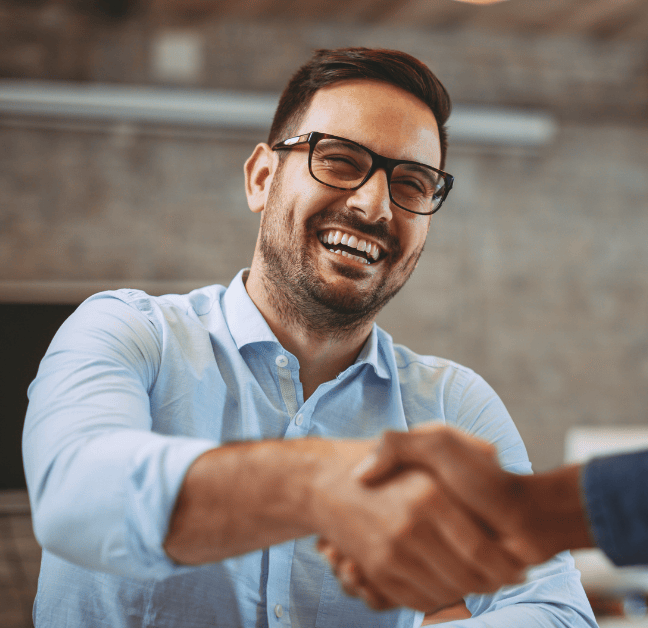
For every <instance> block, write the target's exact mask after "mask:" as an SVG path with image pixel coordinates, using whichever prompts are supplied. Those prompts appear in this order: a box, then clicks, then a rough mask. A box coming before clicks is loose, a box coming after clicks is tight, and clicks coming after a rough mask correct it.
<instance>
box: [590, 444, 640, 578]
mask: <svg viewBox="0 0 648 628" xmlns="http://www.w3.org/2000/svg"><path fill="white" fill-rule="evenodd" d="M581 487H582V489H583V496H584V501H585V506H586V509H587V514H588V516H589V520H590V525H591V530H592V535H593V537H594V540H595V542H596V544H597V545H598V546H599V547H600V548H601V550H603V552H605V554H606V555H607V556H608V558H609V559H610V560H611V561H612V562H613V563H614V564H615V565H620V566H621V565H648V451H640V452H633V453H629V454H622V455H617V456H610V457H605V458H595V459H594V460H592V461H591V462H589V463H587V464H586V465H585V466H584V468H583V470H582V472H581Z"/></svg>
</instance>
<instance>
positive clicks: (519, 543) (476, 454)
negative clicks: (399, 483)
mask: <svg viewBox="0 0 648 628" xmlns="http://www.w3.org/2000/svg"><path fill="white" fill-rule="evenodd" d="M362 467H363V469H362V471H361V480H362V481H363V482H365V483H366V484H367V485H369V486H379V485H382V484H383V483H384V482H386V481H388V480H390V478H393V477H396V476H397V475H398V474H399V473H400V472H402V471H403V470H404V469H420V470H425V471H427V472H428V473H431V474H433V475H434V476H435V477H436V478H438V480H439V482H441V483H442V484H443V486H445V487H446V489H447V490H448V491H449V492H450V493H451V494H452V495H453V496H454V497H455V499H456V500H458V501H459V502H460V503H461V504H463V506H464V508H465V509H466V510H467V511H468V512H471V513H473V515H474V516H475V517H477V518H479V519H480V520H482V521H483V522H484V524H485V525H487V526H488V528H489V529H491V530H492V531H493V533H494V534H495V535H496V536H497V538H498V539H499V540H500V542H501V546H502V549H504V548H506V550H507V551H509V552H511V553H513V554H514V555H515V556H517V557H518V558H519V559H520V560H521V561H523V562H524V563H526V564H527V565H532V564H537V563H541V562H544V561H545V560H547V559H549V558H550V557H551V556H553V555H554V554H556V553H558V552H560V551H562V550H565V549H576V548H581V547H591V546H592V541H591V539H590V536H589V532H588V529H587V524H586V519H585V517H584V513H583V508H582V504H581V501H580V489H579V469H578V467H577V466H568V467H562V468H560V469H557V470H556V471H553V472H549V473H545V474H541V475H526V476H521V475H517V474H513V473H508V472H506V471H504V470H502V469H501V467H500V466H499V463H498V460H497V452H496V450H495V448H494V447H493V446H492V445H490V444H489V443H487V442H485V441H483V440H481V439H478V438H475V437H473V436H470V435H468V434H465V433H463V432H460V431H458V430H455V429H453V428H449V427H445V426H439V425H432V426H425V427H422V428H418V429H416V430H412V431H411V432H408V433H399V432H387V433H386V434H385V435H384V438H383V439H382V441H381V444H380V446H379V447H378V449H377V450H376V452H375V453H374V455H373V456H370V457H369V459H365V461H364V462H363V463H362Z"/></svg>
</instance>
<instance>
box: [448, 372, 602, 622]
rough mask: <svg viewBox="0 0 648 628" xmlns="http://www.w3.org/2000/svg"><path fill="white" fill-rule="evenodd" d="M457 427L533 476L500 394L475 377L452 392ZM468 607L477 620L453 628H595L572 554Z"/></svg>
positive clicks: (508, 465) (470, 599)
mask: <svg viewBox="0 0 648 628" xmlns="http://www.w3.org/2000/svg"><path fill="white" fill-rule="evenodd" d="M449 400H452V401H453V402H454V403H451V404H450V405H449V408H453V409H454V410H455V411H456V418H454V417H453V418H452V420H451V421H448V423H449V424H454V425H455V426H456V427H458V428H460V429H462V430H464V431H467V432H469V433H471V434H473V435H475V436H478V437H480V438H483V439H484V440H487V441H489V442H490V443H492V444H493V445H495V447H496V448H497V451H498V455H499V461H500V464H501V466H502V467H503V468H504V469H506V470H508V471H511V472H513V473H531V463H530V462H529V458H528V455H527V452H526V448H525V446H524V443H523V442H522V438H521V437H520V434H519V432H518V430H517V428H516V427H515V425H514V423H513V420H512V419H511V417H510V415H509V413H508V411H507V410H506V408H505V406H504V404H503V403H502V401H501V399H500V398H499V397H498V396H497V394H496V393H495V391H494V390H493V389H492V388H491V387H490V386H489V385H488V384H487V383H486V382H485V381H484V380H483V379H482V378H481V377H479V376H478V375H475V374H474V373H472V372H469V373H468V374H467V377H466V378H465V379H464V380H463V381H460V382H458V385H457V387H456V389H455V390H454V391H452V392H451V393H449ZM465 601H466V606H467V608H468V610H469V611H470V612H471V614H472V615H473V617H472V618H471V619H465V620H459V621H453V622H452V626H453V628H511V626H524V627H525V628H540V627H543V628H546V627H549V626H560V627H563V628H564V627H566V626H569V627H579V628H585V627H590V628H595V627H596V626H597V624H596V620H595V619H594V614H593V612H592V609H591V606H590V603H589V601H588V599H587V596H586V595H585V591H584V589H583V586H582V584H581V582H580V573H579V571H578V570H576V569H575V567H574V560H573V558H572V557H571V555H570V554H569V552H563V553H561V554H558V555H557V556H555V557H554V558H552V559H551V560H549V561H547V562H546V563H544V564H542V565H538V566H536V567H534V568H532V569H530V570H529V571H528V574H527V578H526V581H525V582H524V583H523V584H521V585H516V586H512V587H504V588H502V589H500V590H499V591H497V592H496V593H495V594H490V595H469V596H466V598H465Z"/></svg>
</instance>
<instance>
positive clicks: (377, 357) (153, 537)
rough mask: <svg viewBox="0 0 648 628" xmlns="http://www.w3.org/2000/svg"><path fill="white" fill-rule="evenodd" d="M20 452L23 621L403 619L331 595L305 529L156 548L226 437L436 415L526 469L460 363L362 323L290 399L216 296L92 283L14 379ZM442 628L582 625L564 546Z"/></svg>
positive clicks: (238, 291)
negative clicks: (185, 561) (225, 550)
mask: <svg viewBox="0 0 648 628" xmlns="http://www.w3.org/2000/svg"><path fill="white" fill-rule="evenodd" d="M29 396H30V403H29V409H28V412H27V419H26V424H25V431H24V440H23V454H24V460H25V471H26V476H27V483H28V487H29V493H30V499H31V505H32V511H33V520H34V528H35V532H36V537H37V538H38V540H39V542H40V543H41V544H42V546H43V548H44V551H43V559H42V566H41V573H40V578H39V583H38V595H37V598H36V603H35V608H34V618H35V624H36V626H37V627H47V628H60V627H64V626H65V627H70V628H79V627H81V626H92V627H93V628H95V627H102V626H106V627H111V628H116V627H118V628H122V627H124V628H125V627H127V626H128V627H131V626H146V627H153V626H155V627H156V628H166V627H172V626H173V627H177V628H202V627H207V626H209V627H212V626H218V627H219V628H221V627H230V626H231V627H246V628H247V627H269V628H274V627H279V626H293V627H296V628H298V627H304V626H321V627H326V628H331V627H337V626H339V627H350V626H367V627H371V628H380V627H383V626H384V627H385V628H387V627H389V628H395V627H399V628H400V627H405V626H408V627H411V626H418V625H420V623H421V621H422V614H420V613H415V612H413V611H410V610H406V609H400V610H394V611H390V612H385V613H376V612H373V611H371V610H369V609H368V608H366V607H365V605H364V604H363V602H361V601H359V600H356V599H351V598H349V597H347V596H345V595H344V593H343V592H342V591H341V589H340V588H339V586H338V583H337V581H336V579H335V577H334V575H333V573H332V572H331V570H330V569H329V567H328V566H327V565H326V564H325V562H324V561H323V560H322V559H321V558H320V557H319V555H318V554H317V552H316V551H315V549H314V542H315V539H314V538H312V537H308V538H302V539H297V540H294V541H289V542H287V543H283V544H281V545H276V546H273V547H270V548H268V549H265V550H259V551H255V552H251V553H249V554H245V555H243V556H239V557H236V558H231V559H228V560H224V561H222V562H220V563H214V564H208V565H204V566H201V567H182V566H179V565H177V564H175V563H174V562H173V561H172V560H170V559H169V558H168V557H167V556H166V554H165V552H164V550H163V548H162V544H163V541H164V538H165V536H166V533H167V526H168V523H169V519H170V516H171V512H172V509H173V505H174V502H175V499H176V496H177V494H178V491H179V489H180V485H181V483H182V480H183V477H184V475H185V473H186V471H187V469H188V467H189V466H190V465H191V463H192V462H193V461H194V460H195V459H196V458H197V457H198V456H199V455H200V454H202V453H203V452H205V451H207V450H208V449H211V448H213V447H217V446H219V445H221V444H223V443H227V442H230V441H235V440H258V439H267V438H301V437H305V436H323V437H336V438H338V437H344V438H368V437H374V436H377V435H379V434H380V433H381V432H382V431H384V430H385V429H386V428H390V429H395V430H407V429H408V428H409V427H410V426H413V425H415V424H419V423H423V422H428V421H434V422H440V423H447V424H449V425H454V426H456V427H458V428H460V429H462V430H465V431H467V432H470V433H471V434H475V435H477V436H480V437H482V438H485V439H486V440H488V441H490V442H491V443H493V444H494V445H495V446H496V447H497V449H498V452H499V455H500V459H501V463H502V465H503V466H504V467H505V468H506V469H508V470H510V471H514V472H517V473H529V472H530V463H529V461H528V458H527V454H526V451H525V448H524V445H523V443H522V441H521V439H520V436H519V434H518V432H517V430H516V428H515V426H514V425H513V422H512V420H511V418H510V417H509V415H508V413H507V412H506V409H505V408H504V406H503V404H502V402H501V401H500V399H499V398H498V397H497V395H496V394H495V393H494V392H493V390H492V389H491V388H490V387H489V386H488V385H487V384H486V383H485V382H484V380H483V379H481V378H480V377H479V376H477V375H476V374H475V373H473V372H472V371H471V370H469V369H467V368H464V367H462V366H459V365H458V364H455V363H453V362H449V361H447V360H441V359H439V358H435V357H429V356H420V355H417V354H415V353H413V352H412V351H410V350H408V349H407V348H405V347H402V346H398V345H394V344H393V343H392V339H391V337H390V336H389V335H388V334H386V333H385V332H384V331H382V330H381V329H380V328H378V327H376V326H374V328H373V331H372V333H371V335H370V337H369V339H368V340H367V342H366V344H365V346H364V348H363V350H362V351H361V353H360V355H359V357H358V359H357V361H356V362H355V364H353V365H352V366H350V367H349V368H348V369H346V370H345V371H344V372H342V373H340V374H339V375H338V376H337V377H336V378H335V379H334V380H332V381H330V382H327V383H325V384H322V385H321V386H319V388H318V389H317V390H316V391H315V393H313V395H312V396H311V397H310V398H309V399H308V400H307V401H306V402H304V396H303V390H302V385H301V383H300V381H299V364H298V362H297V359H296V358H295V357H294V356H293V355H291V354H290V353H289V352H287V351H286V350H285V349H284V348H283V347H282V346H281V345H280V344H279V342H278V341H277V339H276V337H275V336H274V334H273V333H272V331H271V330H270V328H269V327H268V325H267V324H266V322H265V320H264V319H263V317H262V316H261V314H260V313H259V311H258V310H257V309H256V307H255V306H254V304H253V303H252V301H251V300H250V298H249V297H248V295H247V293H246V291H245V287H244V284H243V271H242V272H241V273H239V275H237V277H236V278H235V279H234V281H233V282H232V284H231V285H230V287H229V288H228V289H225V288H224V287H223V286H209V287H206V288H203V289H200V290H195V291H193V292H191V293H190V294H188V295H182V296H180V295H167V296H164V297H151V296H148V295H146V294H144V293H143V292H141V291H138V290H119V291H115V292H104V293H101V294H98V295H95V296H93V297H91V298H90V299H88V300H87V301H85V302H84V303H83V304H82V305H81V306H80V307H79V308H78V310H77V311H76V312H75V313H74V314H73V315H72V316H71V317H70V318H69V319H68V320H67V321H66V322H65V323H64V324H63V326H62V327H61V329H60V330H59V331H58V333H57V334H56V336H55V338H54V340H53V341H52V344H51V346H50V347H49V349H48V351H47V354H46V355H45V357H44V358H43V361H42V363H41V366H40V369H39V371H38V375H37V377H36V379H35V380H34V382H33V383H32V385H31V387H30V389H29ZM467 606H468V608H469V610H470V611H471V612H472V613H473V615H474V617H473V618H472V619H470V620H463V621H458V622H454V623H453V625H454V626H465V627H466V628H468V627H469V626H472V627H478V626H480V627H486V626H489V627H493V628H496V627H500V626H501V627H502V628H504V627H506V628H511V626H525V627H526V628H532V627H536V626H537V627H540V626H595V625H596V624H595V622H594V619H593V615H592V612H591V609H590V607H589V604H588V602H587V599H586V597H585V594H584V591H583V589H582V586H581V584H580V581H579V574H578V572H577V571H576V570H575V569H574V568H573V561H572V559H571V557H570V556H569V555H568V554H565V555H560V556H559V557H557V558H555V559H553V560H551V561H549V562H548V563H547V564H545V565H543V566H541V567H538V568H536V569H535V570H534V571H533V572H532V574H531V575H530V577H529V580H528V581H527V582H526V583H525V584H523V585H520V586H517V587H512V588H507V589H504V590H501V591H500V592H498V593H497V594H495V595H489V596H486V595H477V596H469V597H468V598H467Z"/></svg>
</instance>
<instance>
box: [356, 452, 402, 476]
mask: <svg viewBox="0 0 648 628" xmlns="http://www.w3.org/2000/svg"><path fill="white" fill-rule="evenodd" d="M393 453H395V452H394V450H393V449H392V448H391V447H389V446H388V447H384V441H381V444H380V446H379V448H378V450H377V451H374V452H372V453H370V454H369V455H368V456H367V457H366V458H365V459H364V460H362V461H361V462H360V464H358V466H357V467H356V468H355V469H354V471H353V473H354V475H355V476H356V477H357V478H358V480H359V481H360V482H363V483H364V484H367V485H375V484H380V483H382V482H385V481H387V480H388V479H389V478H391V477H393V476H394V475H396V474H397V473H398V472H399V471H400V470H401V468H402V466H401V464H400V462H399V460H398V458H397V457H395V456H394V455H393Z"/></svg>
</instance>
